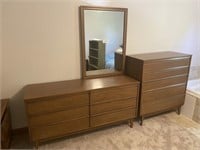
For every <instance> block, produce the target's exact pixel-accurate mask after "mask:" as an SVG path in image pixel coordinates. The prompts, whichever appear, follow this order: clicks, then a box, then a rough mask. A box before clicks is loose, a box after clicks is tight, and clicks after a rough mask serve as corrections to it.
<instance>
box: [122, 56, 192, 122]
mask: <svg viewBox="0 0 200 150" xmlns="http://www.w3.org/2000/svg"><path fill="white" fill-rule="evenodd" d="M190 61H191V55H188V54H183V53H177V52H157V53H146V54H136V55H130V56H127V57H126V69H125V70H126V74H127V75H129V76H131V77H133V78H135V79H137V80H139V81H140V82H141V86H140V102H139V103H140V105H139V116H140V118H141V120H140V123H141V125H142V122H143V119H144V117H148V116H151V115H154V114H159V113H161V112H165V111H169V110H173V109H176V110H177V111H178V113H180V108H181V106H182V105H183V104H184V100H185V91H186V85H187V80H188V73H189V68H190Z"/></svg>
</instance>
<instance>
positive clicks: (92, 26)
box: [81, 7, 127, 76]
mask: <svg viewBox="0 0 200 150" xmlns="http://www.w3.org/2000/svg"><path fill="white" fill-rule="evenodd" d="M125 10H126V9H121V8H118V9H115V8H105V9H104V8H99V7H97V8H96V9H95V8H92V7H86V8H85V9H83V10H82V12H81V13H82V14H81V17H82V18H81V21H82V22H81V25H82V28H81V29H82V45H81V46H82V50H83V51H82V53H84V54H83V56H84V58H82V60H83V61H84V62H82V63H83V64H84V66H83V72H84V71H85V73H83V76H84V75H85V76H90V75H99V74H109V73H113V74H114V73H119V72H122V71H123V58H124V56H125V51H124V49H125V44H126V43H125V41H126V40H125V39H126V37H124V36H126V32H125V31H126V29H124V26H125V25H126V18H125V17H126V15H127V14H126V15H125ZM125 28H126V27H125ZM83 47H84V48H83Z"/></svg>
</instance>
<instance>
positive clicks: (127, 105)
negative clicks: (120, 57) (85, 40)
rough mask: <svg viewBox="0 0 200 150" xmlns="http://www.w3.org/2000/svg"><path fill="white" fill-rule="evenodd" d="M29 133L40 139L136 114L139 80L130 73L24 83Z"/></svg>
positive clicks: (100, 125)
mask: <svg viewBox="0 0 200 150" xmlns="http://www.w3.org/2000/svg"><path fill="white" fill-rule="evenodd" d="M24 90H25V95H24V102H25V106H26V112H27V118H28V127H29V135H30V139H31V141H33V142H34V143H35V146H36V147H37V146H38V144H39V143H40V142H43V141H47V140H50V139H54V138H58V137H63V136H67V135H73V134H77V133H82V132H85V131H90V130H94V129H97V128H100V127H104V126H107V125H112V124H115V123H120V122H124V121H128V123H129V125H130V126H131V127H132V125H133V122H132V121H133V119H134V118H136V117H137V111H138V110H137V108H138V96H139V82H138V81H136V80H135V79H132V78H130V77H127V76H124V75H122V76H113V77H105V78H96V79H77V80H70V81H61V82H52V83H41V84H32V85H27V86H26V87H25V89H24Z"/></svg>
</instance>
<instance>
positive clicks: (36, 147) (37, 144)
mask: <svg viewBox="0 0 200 150" xmlns="http://www.w3.org/2000/svg"><path fill="white" fill-rule="evenodd" d="M38 146H39V142H38V141H37V142H35V149H38Z"/></svg>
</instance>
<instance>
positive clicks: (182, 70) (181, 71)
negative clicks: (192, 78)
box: [142, 67, 189, 82]
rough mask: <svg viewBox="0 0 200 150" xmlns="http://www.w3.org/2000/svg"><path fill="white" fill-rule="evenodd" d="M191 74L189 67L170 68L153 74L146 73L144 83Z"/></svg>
mask: <svg viewBox="0 0 200 150" xmlns="http://www.w3.org/2000/svg"><path fill="white" fill-rule="evenodd" d="M188 72H189V67H178V68H169V69H166V70H159V71H156V72H153V73H144V74H143V79H142V80H143V82H146V81H151V80H157V79H163V78H167V77H172V76H177V75H187V74H188Z"/></svg>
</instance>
